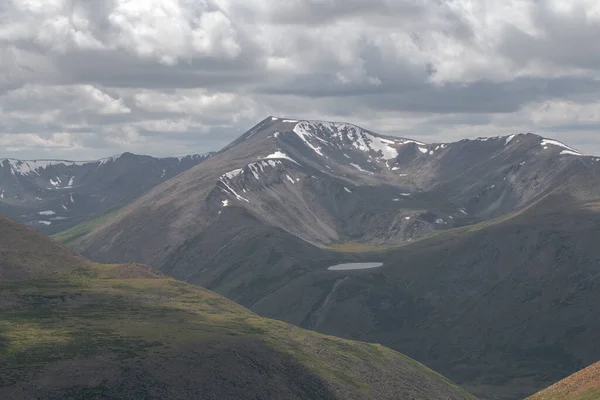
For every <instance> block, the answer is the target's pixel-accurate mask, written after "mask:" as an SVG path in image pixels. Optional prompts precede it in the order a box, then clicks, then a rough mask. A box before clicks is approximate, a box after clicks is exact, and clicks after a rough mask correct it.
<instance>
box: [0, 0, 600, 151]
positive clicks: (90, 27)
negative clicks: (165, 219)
mask: <svg viewBox="0 0 600 400" xmlns="http://www.w3.org/2000/svg"><path fill="white" fill-rule="evenodd" d="M599 38H600V2H598V1H597V0H569V1H567V0H281V1H273V0H1V1H0V157H15V158H39V157H43V158H49V157H59V158H69V159H90V158H99V157H103V156H108V155H113V154H117V153H121V152H123V151H132V152H135V153H146V154H153V155H158V156H162V155H172V154H177V155H179V154H186V153H191V152H204V151H209V150H215V149H218V148H220V147H222V146H223V145H225V144H227V143H228V142H229V141H231V140H232V139H234V138H235V137H237V136H239V135H240V134H242V133H243V132H244V131H246V130H247V129H249V128H250V127H251V126H252V125H254V124H256V123H257V122H258V121H260V120H262V119H263V118H265V117H266V116H268V115H275V116H285V117H294V118H311V119H327V120H341V121H347V122H353V123H357V124H359V125H361V126H363V127H365V128H369V129H371V130H374V131H377V132H381V133H386V134H394V135H400V136H408V137H413V138H416V139H419V140H423V141H428V142H433V141H453V140H457V139H460V138H463V137H478V136H496V135H509V134H512V133H519V132H535V133H538V134H541V135H543V136H549V137H554V138H558V139H560V140H563V141H565V142H567V143H569V144H571V145H572V146H575V147H578V148H579V149H581V150H583V151H585V152H588V153H591V154H600V102H599V100H600V39H599Z"/></svg>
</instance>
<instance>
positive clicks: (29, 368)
mask: <svg viewBox="0 0 600 400" xmlns="http://www.w3.org/2000/svg"><path fill="white" fill-rule="evenodd" d="M0 232H1V233H2V234H1V235H0V248H2V249H7V245H8V244H10V245H11V246H12V247H11V248H12V249H13V250H8V251H7V252H6V253H3V256H4V257H3V258H2V264H0V268H1V269H0V270H2V271H4V270H5V269H6V270H8V271H12V272H11V274H10V275H9V274H7V273H4V274H3V275H2V276H3V277H4V278H3V279H2V281H0V359H1V360H2V362H1V363H0V398H6V399H13V398H14V399H22V398H36V399H62V398H70V399H88V398H98V399H116V398H119V399H122V398H129V399H134V398H135V399H138V398H156V399H159V398H160V399H164V398H172V399H187V398H202V399H247V398H253V399H431V398H444V399H471V398H472V397H471V396H470V395H469V394H468V393H466V392H465V391H464V390H462V389H460V388H458V387H456V386H455V385H453V384H452V383H451V382H450V381H448V380H447V379H445V378H443V377H442V376H440V375H438V374H436V373H434V372H433V371H431V370H429V369H427V368H426V367H424V366H423V365H421V364H419V363H417V362H415V361H413V360H411V359H409V358H407V357H405V356H403V355H401V354H399V353H397V352H395V351H392V350H390V349H387V348H385V347H382V346H380V345H376V344H366V343H359V342H353V341H348V340H343V339H338V338H335V337H331V336H325V335H321V334H317V333H313V332H309V331H305V330H303V329H300V328H297V327H293V326H291V325H288V324H286V323H283V322H279V321H273V320H269V319H265V318H261V317H259V316H257V315H255V314H253V313H251V312H250V311H248V310H247V309H245V308H243V307H241V306H239V305H237V304H235V303H233V302H232V301H230V300H226V299H224V298H223V297H221V296H219V295H217V294H215V293H212V292H209V291H207V290H204V289H201V288H198V287H195V286H192V285H189V284H186V283H182V282H179V281H176V280H174V279H171V278H166V277H164V276H163V275H161V274H160V273H157V272H155V271H153V270H151V269H150V268H148V267H145V266H142V265H138V264H127V265H99V264H93V263H89V262H87V261H85V260H82V259H80V258H77V257H75V256H74V255H72V254H71V255H70V256H69V255H68V254H69V253H68V250H65V249H64V248H62V247H60V246H58V245H56V244H55V243H54V242H52V241H51V240H49V239H47V238H45V237H42V236H39V235H37V234H36V233H35V232H33V231H31V230H29V229H26V228H23V229H19V225H17V224H15V223H14V222H12V221H9V220H5V219H3V218H0ZM38 252H42V254H45V255H49V254H56V255H57V257H58V256H60V257H62V263H59V265H57V266H54V267H53V266H52V263H40V261H39V260H40V257H39V256H36V254H37V253H38ZM65 252H66V253H65ZM28 259H31V260H32V265H31V266H30V267H29V268H28V269H27V273H26V274H21V275H17V274H16V273H14V271H16V270H17V271H18V270H19V268H20V267H21V266H23V265H27V260H28ZM69 260H70V261H69Z"/></svg>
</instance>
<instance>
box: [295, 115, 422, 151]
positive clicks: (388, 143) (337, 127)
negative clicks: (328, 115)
mask: <svg viewBox="0 0 600 400" xmlns="http://www.w3.org/2000/svg"><path fill="white" fill-rule="evenodd" d="M293 132H294V133H295V134H296V135H297V136H298V137H299V138H300V139H301V140H302V141H303V142H304V144H305V145H306V146H307V147H309V148H310V149H311V150H312V151H314V152H315V153H316V154H318V155H319V156H326V155H325V154H324V153H323V151H324V149H325V148H338V149H343V148H344V147H346V148H347V147H348V146H349V147H350V149H351V150H355V151H363V152H367V153H371V152H374V153H377V154H379V157H381V158H383V159H386V160H389V159H393V158H396V157H397V156H398V150H397V147H398V146H401V145H403V144H407V143H417V144H422V143H420V142H416V141H414V140H408V139H402V138H392V137H381V136H379V135H375V134H372V133H370V132H368V131H366V130H364V129H362V128H361V127H359V126H356V125H353V124H348V123H343V122H326V121H300V122H298V123H296V125H295V126H294V129H293Z"/></svg>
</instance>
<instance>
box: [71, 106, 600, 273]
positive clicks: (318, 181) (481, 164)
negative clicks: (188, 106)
mask: <svg viewBox="0 0 600 400" xmlns="http://www.w3.org/2000/svg"><path fill="white" fill-rule="evenodd" d="M597 161H598V158H595V157H587V156H584V155H583V154H582V153H580V152H578V151H577V150H575V149H572V148H570V147H569V146H567V145H564V144H562V143H560V142H558V141H555V140H550V139H545V138H542V137H540V136H537V135H533V134H519V135H511V136H505V137H493V138H479V139H474V140H461V141H459V142H455V143H433V144H425V143H422V142H419V141H416V140H411V139H405V138H398V137H392V136H383V135H378V134H376V133H374V132H371V131H368V130H365V129H362V128H360V127H358V126H355V125H352V124H347V123H335V122H324V121H299V120H292V119H284V118H276V117H268V118H267V119H265V120H263V121H262V122H260V123H259V124H258V125H256V126H255V127H253V128H252V129H250V130H249V131H248V132H246V133H245V134H243V135H242V136H241V137H240V138H238V139H237V140H235V141H234V142H233V143H231V144H230V145H228V146H226V147H225V148H224V149H223V150H221V151H219V152H218V153H216V154H215V155H214V156H213V157H211V158H210V159H209V160H207V161H206V162H205V163H203V166H202V167H199V168H192V169H190V170H188V171H187V172H185V173H184V174H182V175H180V176H178V177H176V178H175V179H172V180H169V181H167V182H165V184H163V185H161V186H160V187H157V188H156V189H155V190H152V191H151V192H150V193H148V194H147V195H145V196H143V197H141V198H139V199H138V200H136V201H135V202H134V203H132V204H131V205H130V206H128V207H127V209H126V210H124V211H123V212H121V213H120V216H119V217H118V218H114V219H112V220H111V221H109V222H108V223H107V224H106V226H103V228H102V229H101V230H97V231H95V232H92V233H91V234H90V235H89V236H88V237H86V238H84V239H83V240H82V241H81V242H80V243H79V244H77V245H76V248H78V249H80V250H82V251H84V252H85V253H86V254H89V255H90V256H92V257H96V258H99V259H102V260H106V261H115V260H117V259H121V257H126V258H128V259H131V260H132V261H133V260H136V261H142V262H145V263H155V264H158V265H160V264H161V263H162V262H164V261H165V260H166V258H167V257H168V256H169V255H170V254H171V252H173V251H176V249H178V248H179V247H180V246H181V245H182V244H184V243H185V242H187V241H189V239H190V238H193V237H196V236H197V235H199V234H201V233H202V232H204V231H205V230H206V229H209V228H210V227H211V226H215V225H220V224H222V223H223V221H222V218H225V216H224V215H223V214H226V213H227V212H229V210H231V209H232V208H238V209H240V208H241V209H243V210H245V212H246V213H247V214H248V215H251V216H252V218H255V219H257V220H258V221H261V223H265V224H268V225H269V226H274V227H278V228H280V229H283V230H284V231H286V232H288V233H290V234H292V235H294V236H296V237H298V238H300V239H302V240H304V241H307V242H309V243H313V244H316V245H319V246H323V245H329V244H333V243H340V242H360V243H371V244H398V243H403V242H407V241H411V240H414V239H416V238H418V237H420V236H423V235H425V234H428V233H431V232H435V231H440V230H446V229H450V228H453V227H458V226H462V225H468V224H473V223H477V222H481V221H485V220H488V219H490V218H495V217H498V216H502V215H506V214H507V213H511V212H515V211H517V210H519V209H522V208H524V207H526V206H528V205H530V204H533V203H534V202H536V201H538V200H540V199H541V198H543V197H544V196H545V195H547V194H548V193H551V192H552V191H554V190H557V189H559V188H560V187H561V186H562V185H563V184H564V183H565V182H566V181H567V180H568V179H569V178H570V177H572V176H574V175H576V174H579V173H584V172H585V171H586V170H589V169H593V168H594V165H595V163H596V162H597ZM166 205H169V206H166ZM149 214H151V215H152V218H150V215H149ZM150 220H151V221H150ZM124 224H125V225H126V227H125V225H124ZM140 224H141V225H140ZM142 225H143V226H142ZM155 225H156V226H155ZM159 227H160V229H159ZM129 229H134V230H135V231H136V232H138V233H137V234H136V235H133V236H132V235H130V234H129V233H128V231H129ZM158 231H160V233H159V234H157V232H158ZM145 232H147V234H146V233H145ZM115 235H117V236H118V237H121V240H117V241H115V240H114V237H115ZM150 236H151V237H152V238H150ZM148 240H149V241H150V242H155V245H152V246H145V245H143V243H148ZM138 241H139V242H138ZM149 248H151V249H149Z"/></svg>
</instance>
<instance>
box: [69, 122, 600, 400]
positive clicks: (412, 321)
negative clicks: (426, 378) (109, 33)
mask: <svg viewBox="0 0 600 400" xmlns="http://www.w3.org/2000/svg"><path fill="white" fill-rule="evenodd" d="M599 160H600V159H599V158H597V157H591V156H585V155H583V154H582V153H580V152H578V151H577V150H575V149H572V148H570V147H569V146H567V145H565V144H563V143H560V142H558V141H555V140H552V139H546V138H543V137H540V136H537V135H534V134H519V135H511V136H505V137H495V138H479V139H475V140H462V141H459V142H455V143H435V144H424V143H421V142H418V141H415V140H411V139H405V138H397V137H388V136H383V135H378V134H375V133H373V132H370V131H367V130H364V129H362V128H359V127H357V126H354V125H350V124H345V123H330V122H321V121H295V120H288V119H280V118H274V117H269V118H267V119H266V120H264V121H262V122H261V123H260V124H258V125H257V126H256V127H254V128H253V129H251V130H250V131H248V132H247V133H245V134H244V135H242V136H241V137H240V138H239V139H238V140H236V141H235V142H233V143H232V144H230V145H229V146H227V147H225V148H224V149H223V150H221V151H220V152H218V153H217V154H215V155H214V156H213V157H211V158H210V159H209V160H207V161H206V162H204V163H203V164H201V165H199V166H197V167H195V168H192V169H190V170H188V171H186V172H184V173H183V174H181V175H179V176H177V177H176V178H174V179H170V180H168V181H166V182H164V183H163V184H161V185H159V186H156V187H155V188H153V189H152V190H151V191H149V192H148V193H146V194H145V195H143V196H141V197H140V198H138V199H136V200H135V201H134V202H132V203H131V204H129V205H127V206H126V207H124V208H122V209H121V210H119V212H118V213H116V214H114V215H111V216H109V217H107V218H106V220H104V221H103V223H102V224H95V225H94V228H93V229H88V230H85V233H84V234H81V235H74V236H67V237H70V242H69V245H70V247H72V248H73V249H76V250H77V251H80V252H82V253H83V254H84V255H86V256H88V257H89V258H91V259H93V260H95V261H101V262H142V263H148V264H152V265H156V266H157V268H159V269H160V270H161V271H162V272H164V273H167V274H169V275H171V276H173V277H175V278H178V279H181V280H184V281H187V282H191V283H194V284H198V285H201V286H203V287H206V288H208V289H211V290H214V291H216V292H218V293H220V294H222V295H224V296H226V297H228V298H230V299H233V300H234V301H237V302H239V303H240V304H242V305H244V306H246V307H248V308H250V309H251V310H253V311H255V312H257V313H259V314H260V315H262V316H267V317H271V318H276V319H280V320H284V321H286V322H290V323H293V324H295V325H299V326H301V327H304V328H309V329H314V330H317V331H319V332H323V333H326V334H332V335H336V336H342V337H345V338H350V339H358V340H365V341H372V342H378V343H382V344H384V345H387V346H390V347H392V348H394V349H395V350H398V351H401V352H403V353H406V354H408V355H409V356H411V357H413V358H415V359H417V360H419V361H421V362H424V363H425V364H427V365H431V366H433V367H434V368H435V369H436V370H438V371H440V372H442V373H443V374H444V375H446V376H448V377H450V378H451V379H452V380H454V381H456V382H458V383H459V384H461V385H463V386H465V387H467V388H468V389H469V390H470V391H471V392H473V393H475V394H476V395H479V396H481V397H483V398H490V399H492V398H494V399H515V398H523V397H524V396H526V395H530V394H532V393H535V392H536V391H538V390H540V389H541V388H543V387H546V386H548V385H549V384H550V383H552V382H555V381H556V380H558V379H560V378H561V377H563V376H566V375H568V374H570V373H573V372H575V371H577V370H578V369H581V368H582V367H583V366H584V365H587V364H589V363H591V362H593V361H595V360H598V359H600V348H598V345H597V343H596V340H595V339H594V338H595V337H597V336H598V335H599V334H600V326H598V324H597V323H595V321H593V319H591V318H592V317H591V316H594V315H597V314H598V311H600V310H599V309H598V306H597V304H600V299H599V298H598V296H597V292H598V291H597V290H596V289H595V288H597V285H598V278H599V276H598V273H597V271H596V269H597V267H596V266H597V262H598V260H600V253H599V250H598V249H597V246H596V245H595V239H594V238H595V235H596V232H597V231H598V228H599V227H600V219H599V218H598V214H597V211H596V210H597V209H598V206H597V204H599V199H600V193H599V189H600V184H599V183H600V182H599V181H598V176H600V174H599V168H600V164H599V163H598V161H599ZM374 261H376V262H383V263H384V266H383V267H380V268H374V269H369V270H356V271H330V270H328V267H329V266H332V265H334V264H338V263H345V262H374Z"/></svg>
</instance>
